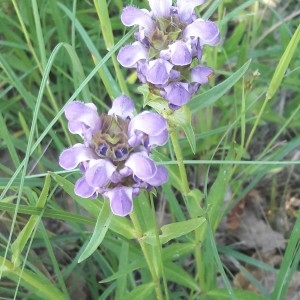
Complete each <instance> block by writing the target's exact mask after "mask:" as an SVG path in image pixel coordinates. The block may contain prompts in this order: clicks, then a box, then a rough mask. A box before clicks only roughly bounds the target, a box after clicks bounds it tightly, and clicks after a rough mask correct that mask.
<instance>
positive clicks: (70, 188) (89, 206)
mask: <svg viewBox="0 0 300 300" xmlns="http://www.w3.org/2000/svg"><path fill="white" fill-rule="evenodd" d="M49 173H50V175H51V177H52V178H53V179H54V180H55V181H56V182H57V183H58V184H59V185H60V187H61V188H62V189H63V190H64V191H65V192H66V193H67V194H68V195H70V197H71V198H72V199H74V200H75V201H76V202H77V203H78V204H79V205H80V206H81V207H83V208H84V209H85V210H87V211H88V212H89V213H90V214H91V215H92V216H94V217H97V216H98V213H99V209H100V208H99V205H97V201H91V200H89V199H82V198H81V197H79V196H77V195H76V194H75V193H74V184H73V183H71V182H70V181H69V180H67V179H66V178H64V177H62V176H60V175H58V174H55V173H53V172H49Z"/></svg>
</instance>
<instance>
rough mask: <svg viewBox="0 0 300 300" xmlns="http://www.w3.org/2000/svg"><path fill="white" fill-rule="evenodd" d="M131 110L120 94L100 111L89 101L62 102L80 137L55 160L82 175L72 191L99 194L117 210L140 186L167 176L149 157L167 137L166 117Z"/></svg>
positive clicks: (128, 207) (127, 207)
mask: <svg viewBox="0 0 300 300" xmlns="http://www.w3.org/2000/svg"><path fill="white" fill-rule="evenodd" d="M133 111H134V104H133V101H132V100H131V99H130V98H128V97H126V96H125V95H122V96H120V97H118V98H116V99H115V101H114V102H113V104H112V108H111V109H110V110H109V111H108V114H104V115H101V116H99V115H98V113H97V109H96V107H95V105H93V104H92V103H82V102H79V101H74V102H72V103H70V104H68V105H67V106H66V108H65V115H66V117H67V119H68V126H69V128H71V129H72V131H71V132H72V133H76V134H79V135H80V136H81V137H82V138H83V141H84V143H83V144H75V145H74V146H72V147H71V148H68V149H65V150H64V151H63V152H62V153H61V155H60V157H59V164H60V166H61V167H62V168H64V169H66V170H72V169H74V168H76V167H77V166H79V168H80V170H81V171H82V173H83V176H82V177H81V178H79V179H78V180H77V182H76V184H75V188H74V191H75V193H76V194H77V195H79V196H81V197H83V198H96V197H97V196H98V194H102V195H103V196H104V197H106V198H108V199H109V201H110V206H111V210H112V212H113V213H114V214H115V215H118V216H126V215H128V214H129V213H130V212H131V211H132V199H133V198H134V197H135V196H137V195H138V194H139V192H140V190H141V189H142V188H145V189H147V190H150V189H151V188H152V187H155V186H160V185H162V184H163V183H165V182H166V181H167V180H168V173H167V170H166V169H165V168H164V167H162V166H157V165H156V163H155V162H154V161H153V160H152V159H151V158H150V157H149V154H150V152H151V149H152V148H153V147H156V146H161V145H164V144H165V143H166V142H167V140H168V131H167V123H166V121H165V120H164V119H163V117H161V116H160V115H158V114H156V113H152V112H148V111H145V112H143V113H141V114H139V115H136V116H134V115H133Z"/></svg>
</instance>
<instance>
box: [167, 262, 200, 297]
mask: <svg viewBox="0 0 300 300" xmlns="http://www.w3.org/2000/svg"><path fill="white" fill-rule="evenodd" d="M165 274H166V277H167V279H168V280H170V281H173V282H175V283H177V284H179V286H185V287H187V288H189V289H192V290H194V291H197V292H200V287H199V285H198V284H197V282H196V281H195V280H194V278H193V277H191V276H190V274H188V273H187V272H186V271H184V270H183V269H182V268H181V267H179V266H178V265H177V264H175V263H172V262H168V263H166V264H165Z"/></svg>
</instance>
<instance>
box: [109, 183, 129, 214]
mask: <svg viewBox="0 0 300 300" xmlns="http://www.w3.org/2000/svg"><path fill="white" fill-rule="evenodd" d="M107 197H108V198H109V200H110V208H111V211H112V212H113V214H115V215H117V216H120V217H125V216H127V215H128V214H130V213H131V212H132V188H131V187H125V186H117V187H115V188H113V189H111V190H109V191H108V192H107Z"/></svg>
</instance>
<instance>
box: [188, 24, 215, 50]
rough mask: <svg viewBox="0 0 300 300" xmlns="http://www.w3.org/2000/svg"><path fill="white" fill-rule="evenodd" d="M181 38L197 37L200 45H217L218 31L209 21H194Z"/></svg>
mask: <svg viewBox="0 0 300 300" xmlns="http://www.w3.org/2000/svg"><path fill="white" fill-rule="evenodd" d="M183 36H184V37H185V38H188V37H199V39H200V44H201V45H210V46H215V45H217V44H218V43H219V42H220V40H221V36H220V31H219V29H218V27H217V25H216V24H215V23H213V22H211V21H205V20H201V19H197V20H195V21H194V22H193V23H192V24H190V25H188V26H187V27H186V28H185V30H184V32H183Z"/></svg>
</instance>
